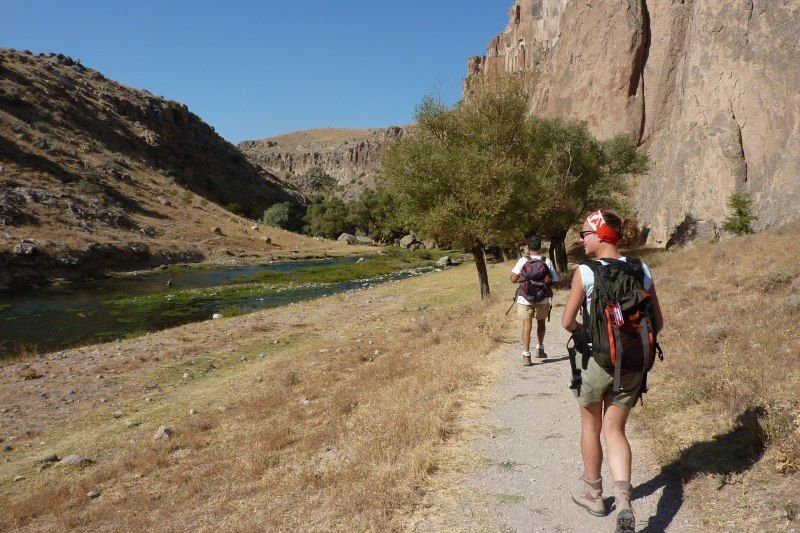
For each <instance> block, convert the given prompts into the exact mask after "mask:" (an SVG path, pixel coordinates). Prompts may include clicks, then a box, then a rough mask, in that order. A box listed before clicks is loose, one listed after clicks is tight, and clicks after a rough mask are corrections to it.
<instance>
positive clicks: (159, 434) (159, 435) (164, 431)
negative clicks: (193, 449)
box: [153, 426, 172, 441]
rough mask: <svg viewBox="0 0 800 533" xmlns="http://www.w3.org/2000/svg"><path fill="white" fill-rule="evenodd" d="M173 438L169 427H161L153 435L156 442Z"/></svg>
mask: <svg viewBox="0 0 800 533" xmlns="http://www.w3.org/2000/svg"><path fill="white" fill-rule="evenodd" d="M171 438H172V429H171V428H170V427H168V426H161V427H160V428H158V429H157V430H156V432H155V434H154V435H153V440H154V441H159V440H169V439H171Z"/></svg>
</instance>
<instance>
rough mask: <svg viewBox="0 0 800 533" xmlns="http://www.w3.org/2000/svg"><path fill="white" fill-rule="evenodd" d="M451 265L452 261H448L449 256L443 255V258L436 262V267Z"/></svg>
mask: <svg viewBox="0 0 800 533" xmlns="http://www.w3.org/2000/svg"><path fill="white" fill-rule="evenodd" d="M451 263H452V260H451V259H450V256H449V255H445V256H443V257H440V258H439V260H438V261H436V266H440V267H444V266H448V265H450V264H451Z"/></svg>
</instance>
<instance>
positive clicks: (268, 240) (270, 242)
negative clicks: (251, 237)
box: [264, 237, 272, 244]
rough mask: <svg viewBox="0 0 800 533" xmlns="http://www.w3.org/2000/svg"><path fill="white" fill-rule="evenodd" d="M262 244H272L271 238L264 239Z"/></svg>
mask: <svg viewBox="0 0 800 533" xmlns="http://www.w3.org/2000/svg"><path fill="white" fill-rule="evenodd" d="M264 244H272V238H271V237H264Z"/></svg>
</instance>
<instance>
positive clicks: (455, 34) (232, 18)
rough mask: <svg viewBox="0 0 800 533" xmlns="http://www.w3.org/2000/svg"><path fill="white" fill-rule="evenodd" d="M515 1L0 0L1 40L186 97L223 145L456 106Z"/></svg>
mask: <svg viewBox="0 0 800 533" xmlns="http://www.w3.org/2000/svg"><path fill="white" fill-rule="evenodd" d="M510 5H511V1H510V0H404V1H393V0H371V1H370V0H308V1H305V2H303V1H298V0H282V1H277V0H268V1H262V2H257V1H250V0H248V1H244V0H242V1H233V0H231V1H227V2H221V1H219V2H211V1H195V2H188V1H170V0H163V1H161V2H155V1H150V0H145V1H135V2H132V1H126V2H122V1H116V0H107V1H102V0H94V1H89V0H84V1H37V2H31V1H30V0H15V1H10V0H0V20H2V26H3V29H2V31H0V46H1V47H4V48H16V49H19V50H22V49H29V50H32V51H33V52H62V53H64V54H66V55H69V56H72V57H73V58H75V59H80V60H81V61H82V62H83V64H84V65H86V66H88V67H92V68H95V69H97V70H99V71H101V72H102V73H103V74H105V75H106V76H108V77H109V78H111V79H114V80H116V81H119V82H122V83H124V84H127V85H130V86H133V87H136V88H142V89H148V90H149V91H151V92H152V93H154V94H157V95H161V96H164V97H167V98H170V99H173V100H177V101H180V102H183V103H185V104H187V105H188V106H189V108H190V109H191V110H192V111H193V112H195V113H196V114H198V115H200V116H201V117H202V118H203V119H204V120H206V121H207V122H209V123H210V124H211V125H212V126H214V128H215V129H216V130H217V132H219V133H220V134H221V135H222V136H224V137H225V138H227V139H228V140H230V141H232V142H235V143H236V142H239V141H241V140H244V139H256V138H261V137H265V136H271V135H276V134H278V133H283V132H286V131H292V130H298V129H309V128H316V127H382V126H389V125H395V124H404V123H407V122H409V121H411V119H412V116H413V111H414V107H415V106H416V104H418V103H419V101H420V100H421V99H422V97H423V96H425V95H426V94H431V93H437V94H438V95H440V96H441V97H442V98H443V99H444V100H445V101H446V102H448V103H454V102H456V101H457V100H458V98H459V96H460V93H461V83H462V79H463V77H464V74H465V71H466V63H467V58H468V57H469V56H471V55H476V54H483V53H485V50H486V46H487V45H488V42H489V40H490V39H491V37H492V36H493V35H495V34H497V33H499V32H500V31H501V30H502V28H503V27H504V26H505V23H506V20H507V19H506V12H507V10H508V8H509V6H510Z"/></svg>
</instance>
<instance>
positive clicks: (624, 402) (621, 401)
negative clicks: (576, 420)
mask: <svg viewBox="0 0 800 533" xmlns="http://www.w3.org/2000/svg"><path fill="white" fill-rule="evenodd" d="M580 359H581V356H580V355H578V363H579V364H580ZM581 380H582V382H581V392H580V395H579V396H578V403H579V404H580V405H581V406H583V407H586V406H588V405H591V404H593V403H597V402H599V401H604V402H605V403H606V404H612V403H613V404H614V405H616V406H617V407H619V408H620V409H625V410H626V411H628V410H630V409H631V408H633V404H634V402H635V401H636V397H637V396H638V394H639V388H640V387H641V386H642V373H641V372H623V373H622V376H620V382H619V392H614V375H613V374H610V373H608V372H607V371H606V370H605V369H603V368H602V367H601V366H600V365H598V364H597V362H596V361H595V360H594V358H590V359H589V365H588V366H587V367H586V370H581Z"/></svg>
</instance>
